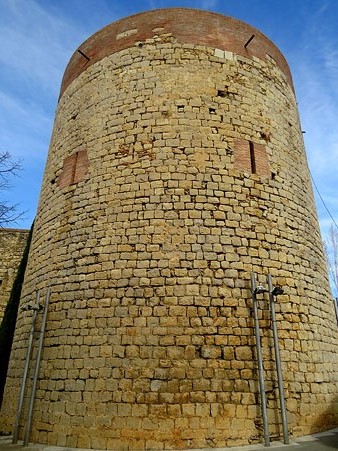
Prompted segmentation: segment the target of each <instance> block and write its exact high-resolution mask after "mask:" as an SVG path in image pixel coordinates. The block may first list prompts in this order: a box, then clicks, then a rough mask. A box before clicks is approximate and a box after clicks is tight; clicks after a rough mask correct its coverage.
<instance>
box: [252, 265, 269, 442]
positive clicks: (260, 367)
mask: <svg viewBox="0 0 338 451" xmlns="http://www.w3.org/2000/svg"><path fill="white" fill-rule="evenodd" d="M251 293H252V303H253V313H254V321H255V336H256V349H257V361H258V378H259V391H260V397H261V410H262V418H263V434H264V446H270V437H269V422H268V415H267V409H266V394H265V382H264V368H263V358H262V349H261V336H260V332H259V322H258V307H257V296H256V275H255V273H254V272H252V273H251Z"/></svg>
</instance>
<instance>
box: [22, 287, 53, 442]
mask: <svg viewBox="0 0 338 451" xmlns="http://www.w3.org/2000/svg"><path fill="white" fill-rule="evenodd" d="M49 296H50V288H48V289H47V293H46V299H45V305H44V310H43V317H42V323H41V329H40V336H39V343H38V350H37V354H36V361H35V370H34V375H33V382H32V391H31V396H30V400H29V407H28V413H27V423H26V429H25V435H24V441H23V446H27V445H28V441H29V435H30V431H31V423H32V414H33V407H34V400H35V393H36V387H37V382H38V376H39V370H40V362H41V353H42V344H43V337H44V333H45V327H46V320H47V312H48V304H49Z"/></svg>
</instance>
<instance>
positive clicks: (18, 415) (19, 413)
mask: <svg viewBox="0 0 338 451" xmlns="http://www.w3.org/2000/svg"><path fill="white" fill-rule="evenodd" d="M39 301H40V290H38V291H37V292H36V298H35V305H34V306H33V307H32V308H29V307H27V308H24V309H23V310H33V316H32V323H31V328H30V331H29V337H28V346H27V351H26V357H25V366H24V370H23V375H22V381H21V388H20V394H19V401H18V408H17V413H16V418H15V422H14V428H13V437H12V443H13V445H15V444H16V443H17V442H18V434H19V427H20V420H21V416H22V408H23V400H24V396H25V390H26V383H27V376H28V371H29V364H30V361H31V357H32V349H33V340H34V332H35V323H36V319H37V316H38V312H39V310H40V304H39Z"/></svg>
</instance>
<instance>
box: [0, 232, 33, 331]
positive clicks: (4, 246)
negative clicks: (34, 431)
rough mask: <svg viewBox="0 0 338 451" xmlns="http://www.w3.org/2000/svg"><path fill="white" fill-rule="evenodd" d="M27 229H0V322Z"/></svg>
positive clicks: (22, 249) (23, 246)
mask: <svg viewBox="0 0 338 451" xmlns="http://www.w3.org/2000/svg"><path fill="white" fill-rule="evenodd" d="M28 234H29V230H22V229H0V253H1V260H0V262H1V263H0V323H1V320H2V318H3V315H4V312H5V308H6V305H7V302H8V299H9V295H10V293H11V289H12V286H13V282H14V278H15V276H16V272H17V269H18V266H19V264H20V261H21V258H22V254H23V251H24V249H25V245H26V241H27V237H28Z"/></svg>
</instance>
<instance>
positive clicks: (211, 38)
mask: <svg viewBox="0 0 338 451" xmlns="http://www.w3.org/2000/svg"><path fill="white" fill-rule="evenodd" d="M159 34H166V35H171V36H173V38H175V39H176V41H177V42H178V43H181V44H192V45H204V46H207V47H213V48H217V49H220V50H224V51H230V52H232V53H235V54H237V55H240V56H242V57H245V58H249V59H250V58H254V57H256V58H259V59H263V60H265V59H266V58H267V56H268V57H270V58H273V59H274V60H275V62H276V64H277V66H278V67H279V69H280V70H281V71H282V72H283V73H284V75H285V76H286V79H287V81H288V83H289V85H290V86H291V88H292V89H293V82H292V76H291V72H290V68H289V66H288V63H287V61H286V59H285V58H284V56H283V54H282V53H281V51H280V50H279V49H278V47H277V46H276V45H275V44H274V43H273V42H272V41H271V40H270V39H269V38H268V37H267V36H265V35H264V34H263V33H262V32H261V31H259V30H258V29H257V28H255V27H253V26H251V25H249V24H247V23H245V22H242V21H241V20H239V19H235V18H233V17H229V16H224V15H222V14H219V13H215V12H212V11H205V10H201V9H192V8H163V9H153V10H149V11H145V12H140V13H137V14H134V15H131V16H128V17H125V18H122V19H119V20H117V21H114V22H112V23H110V24H108V25H106V26H105V27H103V28H101V29H100V30H98V31H97V32H96V33H94V34H93V35H92V36H90V37H89V38H88V39H87V40H86V41H84V42H83V43H82V44H81V45H80V46H79V47H78V48H77V49H76V51H75V52H74V53H73V55H72V57H71V59H70V60H69V63H68V65H67V67H66V70H65V73H64V76H63V79H62V83H61V89H60V98H61V96H62V95H63V93H64V92H65V90H66V89H67V87H68V86H69V85H70V84H71V83H72V81H74V80H75V79H76V78H77V77H78V76H79V75H80V74H81V73H82V72H84V71H85V70H86V69H88V67H90V66H91V65H92V64H94V63H96V62H98V61H100V60H101V59H103V58H105V57H106V56H109V55H111V54H113V53H116V52H119V51H121V50H125V49H127V48H130V47H133V46H135V45H136V44H139V43H141V44H142V43H143V42H144V41H146V40H147V39H151V38H154V37H155V36H156V35H159Z"/></svg>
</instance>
